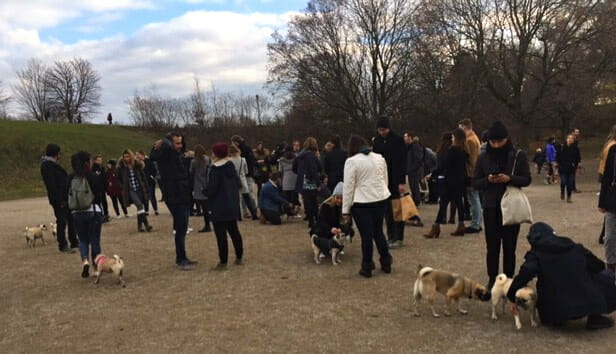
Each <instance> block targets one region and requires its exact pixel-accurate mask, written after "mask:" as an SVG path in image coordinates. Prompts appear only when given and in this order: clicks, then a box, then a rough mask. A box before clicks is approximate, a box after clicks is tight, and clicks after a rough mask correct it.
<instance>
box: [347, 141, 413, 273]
mask: <svg viewBox="0 0 616 354" xmlns="http://www.w3.org/2000/svg"><path fill="white" fill-rule="evenodd" d="M401 139H402V138H401ZM402 146H404V145H402ZM348 152H349V158H348V159H347V160H346V162H345V164H344V185H343V197H342V215H343V220H344V222H345V223H346V224H348V223H349V222H350V221H351V219H350V216H351V215H352V216H353V220H355V225H357V229H358V231H359V235H360V237H361V253H362V260H361V269H360V271H359V274H360V275H361V276H362V277H365V278H370V277H371V276H372V271H373V270H374V269H375V268H376V266H375V265H374V261H373V258H372V257H373V251H374V244H376V248H377V250H378V252H379V255H380V263H381V269H382V270H383V272H384V273H386V274H389V273H391V265H392V263H393V258H392V256H391V255H390V253H389V248H388V245H387V240H386V239H385V235H384V234H383V218H384V217H385V209H386V208H387V204H391V201H390V200H389V196H390V192H389V188H388V186H387V185H388V183H389V180H388V178H387V163H386V162H385V159H384V158H383V156H381V155H379V154H376V153H374V152H372V151H371V150H370V147H369V146H368V143H367V142H366V141H365V140H364V139H363V138H361V137H359V136H357V135H352V136H351V137H350V138H349V146H348ZM402 152H403V153H404V151H402ZM395 182H396V183H397V182H398V181H395ZM373 242H374V244H373Z"/></svg>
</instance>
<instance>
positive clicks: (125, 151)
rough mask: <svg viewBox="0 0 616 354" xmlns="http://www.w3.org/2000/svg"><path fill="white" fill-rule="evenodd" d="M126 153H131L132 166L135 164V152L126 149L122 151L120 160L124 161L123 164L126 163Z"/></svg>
mask: <svg viewBox="0 0 616 354" xmlns="http://www.w3.org/2000/svg"><path fill="white" fill-rule="evenodd" d="M124 155H130V166H131V167H132V166H135V154H134V153H133V152H132V150H131V149H124V151H122V158H121V159H120V161H122V163H123V164H126V163H125V162H124Z"/></svg>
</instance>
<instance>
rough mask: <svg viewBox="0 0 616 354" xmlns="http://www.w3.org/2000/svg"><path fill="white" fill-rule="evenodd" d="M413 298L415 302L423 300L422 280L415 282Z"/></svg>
mask: <svg viewBox="0 0 616 354" xmlns="http://www.w3.org/2000/svg"><path fill="white" fill-rule="evenodd" d="M413 298H415V300H417V301H418V300H421V279H419V278H417V279H416V280H415V285H414V286H413Z"/></svg>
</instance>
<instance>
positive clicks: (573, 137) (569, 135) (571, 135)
mask: <svg viewBox="0 0 616 354" xmlns="http://www.w3.org/2000/svg"><path fill="white" fill-rule="evenodd" d="M569 137H571V138H572V139H573V140H574V141H575V135H574V134H573V133H570V134H567V137H566V138H565V141H566V140H567V139H569Z"/></svg>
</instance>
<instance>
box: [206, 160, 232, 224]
mask: <svg viewBox="0 0 616 354" xmlns="http://www.w3.org/2000/svg"><path fill="white" fill-rule="evenodd" d="M240 185H241V182H240V178H239V176H238V175H237V172H236V171H235V166H234V165H233V162H231V161H229V160H226V162H225V160H223V161H222V162H221V161H219V162H216V163H214V165H212V168H211V169H210V179H209V182H208V185H207V187H206V189H205V191H204V194H205V195H206V197H207V199H208V209H209V210H208V215H209V217H210V220H211V221H214V222H216V221H236V220H238V219H239V216H240V199H239V196H240Z"/></svg>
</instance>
